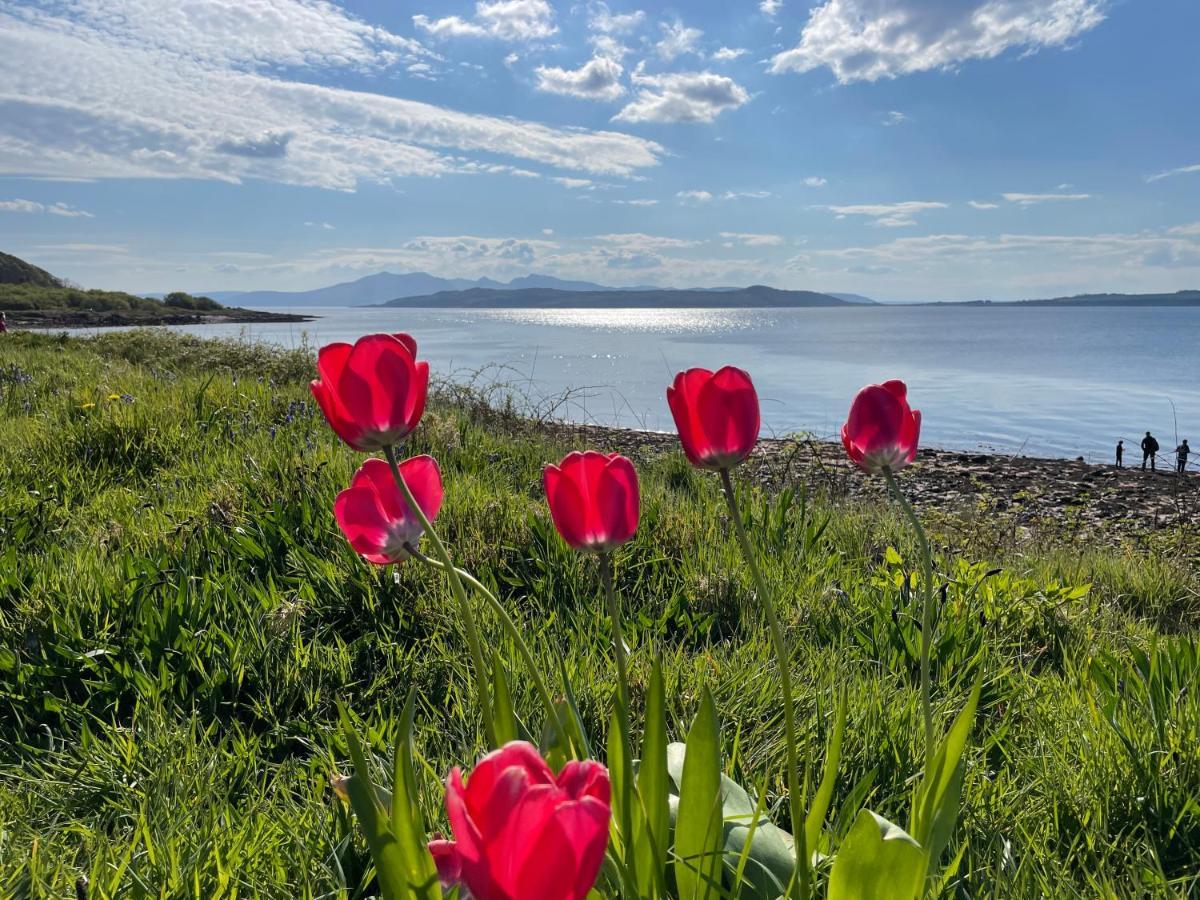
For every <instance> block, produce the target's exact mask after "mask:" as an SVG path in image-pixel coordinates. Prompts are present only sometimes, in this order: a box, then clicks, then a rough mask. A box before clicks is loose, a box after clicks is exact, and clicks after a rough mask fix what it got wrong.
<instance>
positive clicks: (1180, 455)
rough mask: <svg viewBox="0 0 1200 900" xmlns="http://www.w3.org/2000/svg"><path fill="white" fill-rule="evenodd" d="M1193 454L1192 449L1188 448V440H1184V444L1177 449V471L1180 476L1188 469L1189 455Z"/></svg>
mask: <svg viewBox="0 0 1200 900" xmlns="http://www.w3.org/2000/svg"><path fill="white" fill-rule="evenodd" d="M1191 452H1192V448H1191V447H1189V446H1188V443H1187V438H1184V439H1183V443H1182V444H1180V445H1179V446H1178V447H1176V448H1175V462H1176V466H1175V471H1176V472H1178V473H1179V474H1180V475H1182V474H1183V473H1184V470H1185V469H1187V458H1188V454H1189V453H1191Z"/></svg>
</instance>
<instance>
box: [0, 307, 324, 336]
mask: <svg viewBox="0 0 1200 900" xmlns="http://www.w3.org/2000/svg"><path fill="white" fill-rule="evenodd" d="M5 312H7V313H8V326H9V328H12V329H17V328H20V329H24V330H30V331H34V330H36V331H46V330H50V329H55V328H140V327H145V328H154V327H158V326H164V325H240V324H244V325H261V324H270V323H289V322H313V321H316V320H317V319H319V318H320V316H309V315H301V314H298V313H273V312H265V311H261V310H252V309H238V308H233V307H231V308H229V309H226V310H223V311H222V312H219V313H212V314H207V315H206V314H203V313H186V312H181V313H178V314H175V313H172V314H170V315H152V316H139V315H129V314H127V313H122V312H119V311H115V310H114V311H107V310H106V311H103V312H101V311H96V312H92V311H88V310H57V309H54V310H5Z"/></svg>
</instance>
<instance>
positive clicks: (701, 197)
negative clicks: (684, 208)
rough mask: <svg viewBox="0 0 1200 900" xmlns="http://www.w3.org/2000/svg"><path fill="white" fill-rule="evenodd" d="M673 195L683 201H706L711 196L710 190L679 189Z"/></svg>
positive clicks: (710, 198)
mask: <svg viewBox="0 0 1200 900" xmlns="http://www.w3.org/2000/svg"><path fill="white" fill-rule="evenodd" d="M675 196H676V197H677V198H678V199H679V200H680V201H681V202H683V203H708V202H709V201H710V200H712V198H713V195H712V194H711V193H710V192H708V191H701V190H690V191H679V192H678V193H676V194H675Z"/></svg>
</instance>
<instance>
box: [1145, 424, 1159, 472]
mask: <svg viewBox="0 0 1200 900" xmlns="http://www.w3.org/2000/svg"><path fill="white" fill-rule="evenodd" d="M1157 452H1158V441H1156V440H1155V439H1154V435H1152V434H1151V433H1150V432H1148V431H1147V432H1146V436H1145V437H1144V438H1142V471H1143V472H1145V471H1146V460H1149V461H1150V471H1151V472H1153V471H1154V454H1155V453H1157Z"/></svg>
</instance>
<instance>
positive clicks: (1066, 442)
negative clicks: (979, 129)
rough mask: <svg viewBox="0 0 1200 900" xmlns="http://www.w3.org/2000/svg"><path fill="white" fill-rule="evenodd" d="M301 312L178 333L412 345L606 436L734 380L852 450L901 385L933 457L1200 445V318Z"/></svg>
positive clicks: (1101, 457)
mask: <svg viewBox="0 0 1200 900" xmlns="http://www.w3.org/2000/svg"><path fill="white" fill-rule="evenodd" d="M273 309H274V311H282V310H280V309H279V308H273ZM293 311H294V312H303V313H305V314H311V315H314V316H318V317H319V318H318V319H316V320H315V321H312V322H307V323H300V324H258V325H228V324H223V325H222V324H218V325H196V326H181V327H179V328H178V329H177V330H179V331H185V332H189V333H192V334H197V335H206V336H223V337H234V338H239V339H243V340H253V341H266V342H269V343H272V344H278V345H281V346H284V347H298V346H302V345H304V344H307V345H310V346H317V345H320V344H324V343H328V342H331V341H353V340H354V339H355V338H356V337H358V336H360V335H363V334H369V333H371V332H376V331H406V332H408V333H410V334H412V335H413V336H415V337H416V339H417V341H418V342H419V346H420V354H419V355H420V357H421V358H423V359H427V360H429V362H430V365H431V367H432V369H433V371H434V373H435V374H436V375H438V376H441V377H444V378H451V379H454V380H457V381H460V382H472V383H474V384H475V385H476V386H477V387H480V388H490V389H491V390H492V392H493V394H494V395H495V396H496V397H497V398H499V397H500V396H503V395H505V394H510V395H511V396H512V397H513V398H514V399H515V400H516V402H518V403H519V404H521V405H522V406H523V407H525V408H527V409H529V410H530V411H533V412H535V413H538V414H551V415H557V416H559V417H562V418H565V419H568V420H572V421H577V422H589V423H594V424H600V425H615V426H624V427H636V428H644V429H652V430H669V429H670V428H671V427H672V426H671V418H670V412H669V411H668V409H667V402H666V395H665V391H666V387H667V385H668V384H670V383H671V380H672V378H673V376H674V375H675V373H676V372H678V371H680V370H682V369H686V368H689V367H693V366H702V367H705V368H710V369H715V368H718V367H720V366H723V365H735V366H740V367H742V368H744V369H746V370H747V371H748V372H750V374H751V376H752V377H753V379H754V383H755V385H756V387H757V388H758V393H759V397H760V400H761V404H762V417H763V433H764V435H774V436H783V435H788V434H793V433H796V432H804V433H807V434H811V435H813V436H815V437H818V438H825V439H836V438H837V437H838V435H839V433H840V428H841V423H842V422H843V421H844V420H845V417H846V412H847V409H848V408H849V405H850V401H851V399H852V398H853V397H854V394H855V392H856V391H857V390H858V389H859V388H860V387H862V386H863V385H865V384H869V383H871V382H879V381H884V380H887V379H890V378H899V379H902V380H903V381H905V382H906V383H907V384H908V388H909V398H910V401H911V403H912V405H913V406H914V407H915V408H918V409H920V410H921V413H922V422H923V424H922V443H923V444H924V445H926V446H933V447H940V448H944V449H954V450H965V451H979V452H994V453H1003V454H1012V455H1024V456H1042V457H1063V458H1076V457H1083V458H1084V459H1086V460H1088V461H1090V462H1103V461H1106V460H1110V459H1111V458H1112V455H1113V447H1114V445H1115V444H1116V442H1117V440H1118V439H1124V441H1125V444H1126V448H1127V449H1126V454H1127V456H1126V459H1127V461H1129V460H1131V459H1133V458H1134V457H1139V458H1140V451H1138V450H1137V446H1138V444H1139V443H1140V441H1141V438H1142V435H1143V434H1144V433H1145V432H1146V431H1147V430H1149V431H1152V432H1153V433H1154V435H1155V436H1156V437H1157V438H1158V441H1159V443H1160V444H1161V445H1162V447H1163V452H1164V453H1166V452H1167V451H1169V450H1170V449H1171V448H1173V447H1174V446H1176V444H1177V443H1178V441H1179V439H1181V438H1185V437H1190V438H1191V439H1192V444H1193V446H1197V447H1200V308H1183V309H1170V308H1144V309H1135V308H1126V307H1120V308H1097V307H1075V308H1063V307H1028V306H1011V307H1004V306H999V305H995V304H989V305H979V306H883V305H880V306H847V307H838V308H830V309H632V310H631V309H586V310H581V309H570V310H566V309H503V310H499V309H497V310H444V309H437V310H434V309H387V308H369V309H368V308H349V309H348V308H333V309H328V308H316V309H303V310H301V309H297V310H293Z"/></svg>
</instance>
